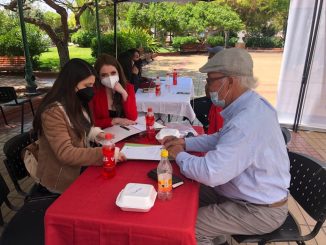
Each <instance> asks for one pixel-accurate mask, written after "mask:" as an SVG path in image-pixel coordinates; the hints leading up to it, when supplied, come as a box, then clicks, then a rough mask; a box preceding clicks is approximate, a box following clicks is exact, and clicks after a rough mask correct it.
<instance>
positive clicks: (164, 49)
mask: <svg viewBox="0 0 326 245" xmlns="http://www.w3.org/2000/svg"><path fill="white" fill-rule="evenodd" d="M176 51H178V50H177V49H175V48H173V47H159V48H158V51H157V52H158V53H170V52H176Z"/></svg>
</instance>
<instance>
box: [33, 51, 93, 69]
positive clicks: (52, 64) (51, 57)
mask: <svg viewBox="0 0 326 245" xmlns="http://www.w3.org/2000/svg"><path fill="white" fill-rule="evenodd" d="M69 54H70V58H81V59H84V60H86V61H88V62H90V63H91V64H93V63H94V61H95V58H94V57H92V55H91V49H90V48H80V47H76V46H70V47H69ZM39 62H40V65H39V69H40V70H51V71H58V70H59V67H60V66H59V55H58V51H57V48H56V47H53V48H49V51H48V52H45V53H42V54H41V55H40V60H39Z"/></svg>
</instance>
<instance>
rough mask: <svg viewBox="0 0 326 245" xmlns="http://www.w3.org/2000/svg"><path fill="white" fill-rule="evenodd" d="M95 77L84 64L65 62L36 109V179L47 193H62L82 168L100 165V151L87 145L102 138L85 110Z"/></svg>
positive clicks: (75, 61)
mask: <svg viewBox="0 0 326 245" xmlns="http://www.w3.org/2000/svg"><path fill="white" fill-rule="evenodd" d="M96 77H97V74H96V71H95V70H94V68H93V67H92V66H91V65H90V64H88V63H87V62H86V61H84V60H81V59H72V60H70V61H68V62H67V63H66V64H65V66H64V67H63V68H62V69H61V71H60V73H59V75H58V78H57V79H56V80H55V82H54V84H53V87H52V88H51V90H50V91H49V92H48V93H47V95H46V96H45V97H44V99H43V100H42V102H41V104H40V105H39V107H38V110H37V112H36V115H35V118H34V121H33V128H34V130H35V132H37V133H38V138H39V153H38V166H37V171H36V176H37V178H39V180H40V185H41V186H42V187H43V188H44V189H46V190H47V191H49V192H52V193H58V194H60V193H62V192H64V191H65V190H66V189H67V188H68V187H69V186H70V185H71V184H72V182H73V181H74V180H75V179H76V178H77V177H78V176H79V174H80V172H81V167H82V166H89V165H101V164H102V149H101V148H100V147H96V148H89V147H88V146H89V145H88V142H89V141H95V140H96V139H98V140H100V139H103V138H104V132H103V131H102V130H101V129H100V128H97V127H94V126H93V121H92V116H91V113H90V110H89V107H88V102H89V101H90V100H91V99H92V97H93V94H94V93H93V84H94V83H95V80H96Z"/></svg>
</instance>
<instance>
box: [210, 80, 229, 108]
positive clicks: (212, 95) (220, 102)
mask: <svg viewBox="0 0 326 245" xmlns="http://www.w3.org/2000/svg"><path fill="white" fill-rule="evenodd" d="M224 84H225V82H224V83H223V84H222V86H221V87H220V89H219V90H218V91H217V92H209V96H210V98H211V101H212V103H213V105H215V106H219V107H222V108H224V107H225V98H226V96H227V95H228V93H229V91H230V90H228V91H227V93H226V95H225V97H224V99H219V96H218V93H219V92H220V91H221V89H222V88H223V87H224Z"/></svg>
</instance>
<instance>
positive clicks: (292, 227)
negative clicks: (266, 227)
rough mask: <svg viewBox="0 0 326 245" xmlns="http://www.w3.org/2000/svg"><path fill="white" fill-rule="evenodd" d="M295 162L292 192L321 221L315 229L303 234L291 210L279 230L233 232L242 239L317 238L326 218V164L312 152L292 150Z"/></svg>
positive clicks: (318, 221) (300, 239) (292, 170)
mask: <svg viewBox="0 0 326 245" xmlns="http://www.w3.org/2000/svg"><path fill="white" fill-rule="evenodd" d="M289 157H290V162H291V168H290V172H291V184H290V188H289V189H290V193H291V195H292V197H293V198H294V199H295V200H296V201H297V203H298V204H300V206H301V207H302V208H303V209H304V210H305V211H306V212H307V213H308V214H309V215H310V217H311V218H313V219H314V220H315V221H316V222H317V223H316V224H315V226H314V228H313V230H312V231H311V232H310V233H309V234H307V235H302V234H301V230H300V226H299V225H298V223H297V222H296V219H295V218H294V216H293V215H292V214H291V213H290V212H289V214H288V217H287V219H286V221H285V223H284V224H283V225H282V226H281V227H280V228H278V229H277V230H275V231H273V232H271V233H268V234H264V235H233V236H232V237H233V238H234V239H235V240H236V241H237V242H238V243H245V242H248V243H258V244H259V245H264V244H266V243H270V242H291V241H292V242H296V243H297V244H299V245H303V244H305V242H304V241H308V240H311V239H313V238H314V237H315V236H316V235H317V234H318V232H319V230H320V228H321V227H322V225H323V223H324V222H325V219H326V195H325V187H326V168H325V167H326V165H325V163H322V162H320V161H319V160H316V159H313V158H311V157H309V156H306V155H303V154H300V153H295V152H289Z"/></svg>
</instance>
